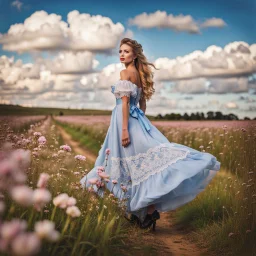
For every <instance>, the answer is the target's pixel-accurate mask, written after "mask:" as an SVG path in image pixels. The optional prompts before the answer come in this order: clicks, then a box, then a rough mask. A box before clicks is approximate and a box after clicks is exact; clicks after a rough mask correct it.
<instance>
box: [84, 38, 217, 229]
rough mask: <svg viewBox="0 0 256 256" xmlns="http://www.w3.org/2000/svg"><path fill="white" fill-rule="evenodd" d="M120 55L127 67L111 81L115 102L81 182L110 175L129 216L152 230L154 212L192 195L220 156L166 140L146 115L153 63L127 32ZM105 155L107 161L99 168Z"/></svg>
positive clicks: (94, 184) (111, 187)
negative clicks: (103, 132) (99, 142)
mask: <svg viewBox="0 0 256 256" xmlns="http://www.w3.org/2000/svg"><path fill="white" fill-rule="evenodd" d="M119 55H120V60H121V62H122V63H124V64H125V67H126V69H124V70H122V71H121V72H120V76H121V77H120V78H121V79H120V80H118V81H117V82H116V83H115V84H114V85H112V86H111V92H112V93H113V94H114V96H115V98H116V106H115V107H114V109H113V111H112V115H111V121H110V126H109V129H108V132H107V135H106V137H105V140H104V143H103V145H102V147H101V149H100V151H99V155H98V157H97V159H96V162H95V166H94V168H93V169H92V170H91V171H90V172H89V173H88V174H87V175H86V176H84V177H83V178H82V179H81V180H80V183H81V185H82V186H83V187H91V188H93V189H94V190H98V189H97V188H99V187H100V185H98V184H97V182H96V181H95V178H97V177H99V175H100V176H101V177H105V178H108V177H109V176H110V178H111V179H112V182H107V184H106V187H107V188H108V189H109V190H110V191H111V192H112V193H113V194H114V196H115V197H117V198H119V199H122V200H120V201H124V202H125V207H126V213H127V214H129V213H130V214H131V218H130V219H129V220H131V221H133V222H134V223H136V224H138V225H139V226H140V227H141V228H149V227H151V226H153V230H155V225H156V220H157V219H159V218H160V214H159V212H165V211H169V210H173V209H176V208H177V207H179V206H181V205H183V204H185V203H188V202H189V201H191V200H193V199H194V198H195V197H196V195H197V194H199V193H200V192H201V191H203V190H204V188H205V187H206V185H207V184H208V183H209V182H210V180H211V179H212V178H213V177H214V176H215V174H216V172H217V171H218V170H219V169H220V162H218V161H217V159H216V157H215V156H213V155H211V154H209V153H206V152H201V151H197V150H195V149H192V148H189V147H187V146H185V145H181V144H177V143H174V142H169V141H168V139H167V138H166V137H165V136H164V135H163V134H162V133H161V132H160V131H159V130H158V129H157V128H156V127H155V126H154V125H152V124H151V122H150V121H149V119H148V118H147V117H146V116H145V112H146V100H149V99H150V98H151V96H152V95H153V93H154V92H155V89H154V87H153V85H154V82H153V80H152V78H153V72H152V71H151V70H150V67H149V66H153V67H154V68H156V67H155V66H154V65H153V64H152V63H149V62H148V61H147V59H146V57H145V55H144V54H143V49H142V46H141V44H139V43H137V41H135V40H131V39H129V38H124V39H123V40H122V41H121V43H120V49H119ZM138 103H139V107H138V106H137V104H138ZM108 150H109V151H108ZM106 151H108V153H107V156H108V158H105V152H106ZM106 159H109V160H110V161H108V163H107V165H106V167H105V168H103V167H102V166H103V165H104V163H106ZM102 170H103V171H104V172H105V174H104V175H105V176H104V175H102ZM99 172H100V173H101V174H100V173H99ZM93 178H94V179H93ZM112 183H114V184H112ZM100 184H101V183H100ZM120 191H121V193H120ZM122 192H123V193H122Z"/></svg>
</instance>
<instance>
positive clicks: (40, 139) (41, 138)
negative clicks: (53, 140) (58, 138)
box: [37, 136, 46, 144]
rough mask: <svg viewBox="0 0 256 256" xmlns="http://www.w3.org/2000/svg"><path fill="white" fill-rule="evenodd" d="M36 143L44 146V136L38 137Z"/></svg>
mask: <svg viewBox="0 0 256 256" xmlns="http://www.w3.org/2000/svg"><path fill="white" fill-rule="evenodd" d="M37 141H38V143H39V144H45V143H46V138H45V137H44V136H40V137H39V139H38V140H37Z"/></svg>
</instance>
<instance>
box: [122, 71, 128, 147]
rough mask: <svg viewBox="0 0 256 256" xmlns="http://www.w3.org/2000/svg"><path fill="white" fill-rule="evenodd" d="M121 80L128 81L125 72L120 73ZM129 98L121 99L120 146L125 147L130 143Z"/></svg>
mask: <svg viewBox="0 0 256 256" xmlns="http://www.w3.org/2000/svg"><path fill="white" fill-rule="evenodd" d="M120 77H121V80H129V75H128V73H127V71H126V70H122V71H121V72H120ZM129 104H130V98H129V97H127V96H123V97H122V113H123V124H122V146H124V147H127V146H128V144H129V143H130V137H129V132H128V121H129V114H130V112H129V108H130V106H129Z"/></svg>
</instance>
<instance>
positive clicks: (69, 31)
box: [0, 10, 124, 53]
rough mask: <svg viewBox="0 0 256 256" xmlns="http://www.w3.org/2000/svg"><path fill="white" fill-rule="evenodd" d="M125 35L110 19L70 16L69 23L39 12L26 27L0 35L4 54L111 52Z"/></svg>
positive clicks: (72, 12) (16, 25) (53, 15)
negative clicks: (62, 51)
mask: <svg viewBox="0 0 256 256" xmlns="http://www.w3.org/2000/svg"><path fill="white" fill-rule="evenodd" d="M123 33H124V26H123V25H122V24H121V23H119V22H118V23H116V24H114V23H113V22H112V20H111V19H110V18H108V17H104V16H101V15H90V14H88V13H79V12H78V11H76V10H74V11H71V12H69V13H68V18H67V22H65V21H63V20H62V17H61V16H60V15H57V14H55V13H52V14H48V13H47V12H45V11H37V12H35V13H33V14H32V15H31V16H30V17H28V18H27V19H26V20H25V21H24V23H18V24H14V25H12V26H11V27H10V28H9V30H8V31H7V33H6V34H0V44H2V45H3V50H7V51H16V52H19V53H22V52H27V51H30V52H31V51H44V50H49V51H50V50H51V51H55V50H60V49H62V50H71V51H91V52H106V53H107V52H111V50H112V49H113V48H114V47H115V46H116V44H117V42H118V41H119V39H120V37H121V36H122V35H123Z"/></svg>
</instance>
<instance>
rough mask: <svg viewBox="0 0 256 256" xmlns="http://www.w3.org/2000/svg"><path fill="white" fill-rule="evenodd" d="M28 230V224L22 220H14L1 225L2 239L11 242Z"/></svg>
mask: <svg viewBox="0 0 256 256" xmlns="http://www.w3.org/2000/svg"><path fill="white" fill-rule="evenodd" d="M26 228H27V222H26V221H25V220H20V219H12V220H11V221H6V222H4V223H2V224H1V229H0V234H1V238H2V239H4V240H6V241H10V240H12V239H13V238H14V237H15V236H17V235H18V234H19V233H21V232H23V231H24V230H25V229H26Z"/></svg>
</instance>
